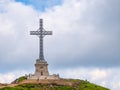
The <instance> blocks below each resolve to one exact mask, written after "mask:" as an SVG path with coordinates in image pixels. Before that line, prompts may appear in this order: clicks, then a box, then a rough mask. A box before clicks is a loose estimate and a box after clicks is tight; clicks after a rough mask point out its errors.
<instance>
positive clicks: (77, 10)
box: [0, 0, 120, 90]
mask: <svg viewBox="0 0 120 90" xmlns="http://www.w3.org/2000/svg"><path fill="white" fill-rule="evenodd" d="M39 18H43V19H44V29H45V30H49V31H53V35H52V36H45V38H44V56H45V60H46V61H47V62H48V63H49V72H50V73H51V74H53V73H59V74H60V76H61V77H64V78H79V79H83V80H86V79H87V80H88V81H90V82H93V83H96V84H99V85H102V86H105V87H108V88H110V89H111V90H119V89H120V0H0V82H2V83H9V82H11V81H13V80H14V79H15V78H17V77H19V76H21V75H25V74H29V73H34V64H35V61H36V59H37V58H38V53H39V50H38V49H39V48H38V46H39V45H38V37H37V36H31V35H30V34H29V32H30V31H33V30H34V31H35V30H37V29H38V28H39Z"/></svg>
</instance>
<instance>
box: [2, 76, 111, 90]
mask: <svg viewBox="0 0 120 90" xmlns="http://www.w3.org/2000/svg"><path fill="white" fill-rule="evenodd" d="M16 81H17V83H14V84H11V85H8V86H6V87H4V88H1V89H0V90H109V89H108V88H105V87H102V86H99V85H96V84H93V83H90V82H88V81H84V80H79V79H60V80H39V81H38V80H26V78H24V77H20V78H19V79H17V80H16Z"/></svg>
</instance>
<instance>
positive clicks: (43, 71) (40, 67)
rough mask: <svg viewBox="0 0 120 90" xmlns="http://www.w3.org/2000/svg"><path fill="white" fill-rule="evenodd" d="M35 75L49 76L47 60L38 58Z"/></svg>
mask: <svg viewBox="0 0 120 90" xmlns="http://www.w3.org/2000/svg"><path fill="white" fill-rule="evenodd" d="M34 75H35V76H48V75H49V72H48V64H47V62H46V61H45V60H39V59H37V60H36V64H35V74H34Z"/></svg>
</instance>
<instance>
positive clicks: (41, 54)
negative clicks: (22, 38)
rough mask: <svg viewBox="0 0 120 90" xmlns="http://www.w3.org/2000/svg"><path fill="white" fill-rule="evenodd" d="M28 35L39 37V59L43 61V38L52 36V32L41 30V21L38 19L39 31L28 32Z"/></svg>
mask: <svg viewBox="0 0 120 90" xmlns="http://www.w3.org/2000/svg"><path fill="white" fill-rule="evenodd" d="M30 35H37V36H38V37H39V49H40V51H39V59H40V60H45V59H44V53H43V37H44V36H45V35H52V31H45V29H44V28H43V19H40V26H39V29H38V30H37V31H30Z"/></svg>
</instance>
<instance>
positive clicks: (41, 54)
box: [39, 19, 44, 60]
mask: <svg viewBox="0 0 120 90" xmlns="http://www.w3.org/2000/svg"><path fill="white" fill-rule="evenodd" d="M40 32H43V20H42V19H40ZM39 43H40V44H39V45H40V46H39V47H40V48H39V49H40V52H39V59H40V60H44V54H43V35H42V33H41V34H40V36H39Z"/></svg>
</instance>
